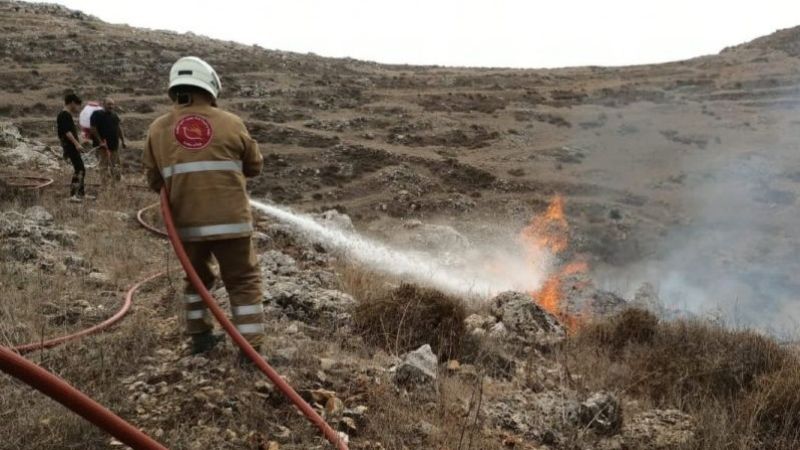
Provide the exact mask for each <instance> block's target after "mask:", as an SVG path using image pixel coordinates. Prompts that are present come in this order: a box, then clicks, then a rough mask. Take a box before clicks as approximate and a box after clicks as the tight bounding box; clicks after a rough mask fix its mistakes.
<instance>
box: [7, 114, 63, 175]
mask: <svg viewBox="0 0 800 450" xmlns="http://www.w3.org/2000/svg"><path fill="white" fill-rule="evenodd" d="M0 150H2V151H0V164H2V166H3V167H4V168H9V167H16V168H24V169H26V170H31V169H39V170H47V171H49V170H58V159H57V158H56V156H55V155H54V154H53V153H51V152H50V151H49V150H48V148H47V146H45V145H44V144H41V143H39V142H34V141H31V140H28V139H25V138H23V137H22V135H21V134H20V132H19V130H18V129H17V127H15V126H14V125H13V124H11V123H9V122H0Z"/></svg>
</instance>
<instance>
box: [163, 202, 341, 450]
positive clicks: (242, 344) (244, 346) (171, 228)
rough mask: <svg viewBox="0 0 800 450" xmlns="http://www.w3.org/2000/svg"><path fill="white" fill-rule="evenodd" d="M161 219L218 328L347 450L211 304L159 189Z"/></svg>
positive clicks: (334, 442) (318, 416)
mask: <svg viewBox="0 0 800 450" xmlns="http://www.w3.org/2000/svg"><path fill="white" fill-rule="evenodd" d="M161 215H162V216H163V219H164V224H165V225H166V228H167V234H168V236H169V241H170V243H172V247H173V248H174V249H175V253H176V254H177V256H178V260H180V262H181V266H183V270H184V271H185V272H186V276H187V277H188V278H189V282H190V283H192V286H193V287H194V289H195V291H196V292H197V293H198V294H199V295H200V297H201V298H202V299H203V302H204V303H205V304H206V306H207V307H208V309H210V310H211V313H212V314H214V317H215V318H216V319H217V321H218V322H219V324H220V325H221V326H222V328H223V329H225V331H226V332H227V333H228V334H229V335H230V336H231V338H232V339H233V341H234V342H235V343H236V345H238V346H239V348H240V349H241V350H242V352H244V354H245V355H247V357H248V358H250V360H251V361H252V362H253V363H254V364H255V365H256V367H258V368H259V369H260V370H261V372H263V373H264V375H266V376H267V378H269V379H270V381H272V383H273V384H274V385H275V387H277V388H278V389H279V390H280V391H281V392H282V393H283V394H284V395H285V396H286V397H287V398H288V399H289V400H291V401H292V403H294V405H295V406H296V407H297V409H299V410H300V411H301V412H302V413H303V414H304V415H305V416H306V417H307V418H308V420H309V421H311V423H313V424H314V425H316V426H317V427H319V429H320V430H321V431H322V434H324V435H325V438H326V439H328V441H330V443H332V444H334V445H335V446H336V448H338V449H339V450H348V448H347V443H346V442H345V440H344V439H343V438H342V437H341V436H340V435H339V434H338V433H336V431H334V429H333V428H331V426H330V425H328V423H327V422H325V419H323V418H322V417H321V416H320V415H319V414H317V412H316V411H314V408H312V407H311V405H309V404H308V403H307V402H306V401H305V400H303V399H302V397H300V395H298V394H297V392H296V391H295V390H294V389H292V387H291V386H289V384H288V383H287V382H286V381H284V379H283V378H281V376H280V375H279V374H278V372H276V371H275V370H274V369H273V368H272V367H270V365H269V364H267V362H266V361H265V360H264V358H263V357H262V356H261V355H260V354H259V353H258V352H257V351H256V350H255V349H254V348H253V346H251V345H250V343H248V342H247V340H245V339H244V337H242V335H241V334H240V333H239V330H237V329H236V327H235V326H234V325H233V323H232V322H231V321H230V320H229V319H228V317H227V316H226V315H225V313H224V312H223V311H222V309H221V308H220V307H219V306H218V305H217V302H216V301H214V298H213V297H211V294H210V293H209V292H208V290H207V289H206V287H205V285H204V284H203V282H202V281H201V280H200V277H199V276H197V272H195V270H194V268H193V267H192V264H191V262H190V261H189V257H188V256H187V255H186V251H185V250H184V248H183V244H182V243H181V240H180V238H179V237H178V232H177V231H176V229H175V223H174V222H173V221H172V212H171V210H170V207H169V196H168V195H167V191H166V188H162V189H161Z"/></svg>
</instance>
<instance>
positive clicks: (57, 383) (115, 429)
mask: <svg viewBox="0 0 800 450" xmlns="http://www.w3.org/2000/svg"><path fill="white" fill-rule="evenodd" d="M161 275H163V273H159V274H156V275H151V276H150V277H148V278H146V279H145V280H142V281H140V282H138V283H136V284H135V285H133V287H131V288H130V289H129V290H128V293H127V294H126V295H125V303H124V304H123V305H122V308H120V310H119V311H117V313H116V314H114V315H113V316H111V317H110V318H108V319H107V320H105V321H103V322H102V323H99V324H97V325H95V326H93V327H90V328H87V329H85V330H82V331H79V332H77V333H73V334H70V335H67V336H62V337H59V338H55V339H50V340H47V341H44V342H38V343H31V344H25V345H20V346H17V347H13V348H10V349H9V348H7V347H4V346H0V370H2V371H4V372H6V373H8V374H9V375H11V376H13V377H15V378H17V379H19V380H21V381H23V382H24V383H26V384H28V385H30V386H31V387H33V388H35V389H37V390H39V391H40V392H42V393H44V394H45V395H47V396H49V397H51V398H53V399H54V400H56V401H57V402H59V403H61V404H62V405H64V406H66V407H67V408H69V409H71V410H72V411H74V412H75V413H77V414H78V415H80V416H81V417H83V418H84V419H86V420H88V421H89V422H91V423H93V424H95V425H97V426H98V427H99V428H101V429H102V430H105V431H106V432H108V433H109V434H111V435H112V436H114V437H115V438H117V439H118V440H119V441H120V442H122V443H124V444H127V445H128V446H130V447H132V448H134V449H136V450H167V448H166V447H164V446H163V445H161V444H159V443H158V442H156V441H155V440H153V439H152V438H150V437H149V436H147V435H146V434H144V433H142V432H141V431H139V430H138V429H137V428H136V427H134V426H133V425H131V424H129V423H128V422H126V421H125V420H124V419H122V418H120V417H119V416H117V415H116V414H114V413H113V412H111V411H109V410H108V409H106V408H104V407H103V406H102V405H100V404H99V403H97V402H96V401H94V400H92V399H91V398H89V397H88V396H86V395H85V394H83V393H82V392H80V391H79V390H77V389H75V388H74V387H72V386H71V385H70V384H69V383H67V382H66V381H64V380H62V379H61V378H59V377H57V376H55V375H53V374H52V373H50V372H48V371H47V370H45V369H42V368H41V367H39V366H37V365H36V364H34V363H32V362H30V361H28V360H27V359H25V358H23V357H22V356H20V355H18V354H17V353H15V351H18V352H26V351H32V350H39V349H44V348H49V347H53V346H56V345H58V344H62V343H64V342H67V341H71V340H73V339H78V338H80V337H83V336H86V335H89V334H91V333H96V332H98V331H101V330H103V329H106V328H108V327H110V326H111V325H113V324H115V323H117V322H118V321H119V320H120V319H122V317H123V316H124V315H125V314H126V313H127V312H128V310H129V309H130V306H131V302H132V299H133V294H134V293H135V292H136V291H137V290H138V289H139V288H140V287H141V286H142V285H143V284H145V283H148V282H150V281H152V280H153V279H155V278H157V277H159V276H161Z"/></svg>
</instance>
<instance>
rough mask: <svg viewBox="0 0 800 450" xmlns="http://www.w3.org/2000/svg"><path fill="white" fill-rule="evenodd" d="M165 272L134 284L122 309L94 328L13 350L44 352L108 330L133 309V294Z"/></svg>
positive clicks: (17, 347)
mask: <svg viewBox="0 0 800 450" xmlns="http://www.w3.org/2000/svg"><path fill="white" fill-rule="evenodd" d="M164 273H165V272H160V273H157V274H154V275H150V276H149V277H147V278H145V279H144V280H142V281H139V282H138V283H136V284H134V285H133V286H132V287H131V288H130V289H129V290H128V292H127V293H126V294H125V302H124V303H123V304H122V308H120V309H119V311H117V312H116V313H115V314H114V315H113V316H111V317H109V318H108V319H106V320H104V321H102V322H100V323H98V324H97V325H94V326H92V327H89V328H86V329H85V330H81V331H78V332H77V333H72V334H68V335H66V336H61V337H57V338H53V339H48V340H46V341H41V342H31V343H28V344H24V345H18V346H16V347H11V350H13V351H15V352H18V353H27V352H31V351H34V350H42V349H45V348H50V347H55V346H56V345H59V344H63V343H65V342H67V341H71V340H74V339H78V338H81V337H84V336H88V335H90V334H94V333H97V332H98V331H102V330H105V329H106V328H108V327H110V326H111V325H114V324H115V323H117V322H119V321H120V320H121V319H122V317H123V316H125V314H127V313H128V310H130V309H131V303H132V302H133V294H134V293H135V292H136V291H137V290H138V289H139V288H140V287H141V286H142V285H144V284H146V283H149V282H150V281H152V280H155V279H156V278H158V277H160V276H162V275H164Z"/></svg>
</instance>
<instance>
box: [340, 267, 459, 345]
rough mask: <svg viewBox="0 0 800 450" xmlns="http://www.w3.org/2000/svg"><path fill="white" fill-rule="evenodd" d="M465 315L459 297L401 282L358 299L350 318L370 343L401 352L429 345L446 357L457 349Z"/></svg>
mask: <svg viewBox="0 0 800 450" xmlns="http://www.w3.org/2000/svg"><path fill="white" fill-rule="evenodd" d="M466 316H467V312H466V308H465V307H464V304H463V303H462V301H461V300H460V299H458V298H455V297H452V296H449V295H446V294H443V293H442V292H439V291H437V290H435V289H429V288H423V287H420V286H417V285H414V284H409V283H404V284H402V285H400V287H398V288H396V289H392V290H390V291H387V292H381V293H378V294H377V295H374V296H372V297H371V298H368V299H362V301H361V302H360V303H359V305H358V306H357V307H356V310H355V312H354V314H353V319H354V322H355V327H356V329H357V330H358V332H359V333H361V334H362V335H363V336H364V337H365V339H366V340H367V341H368V342H371V343H373V344H374V345H378V346H381V347H383V348H385V349H387V350H389V351H392V352H395V353H402V352H405V351H408V350H413V349H415V348H417V347H419V346H421V345H424V344H430V345H431V348H432V349H433V351H434V352H436V353H437V354H438V355H441V356H443V357H445V358H450V357H454V356H456V355H458V354H459V352H460V351H461V345H462V341H463V338H464V334H465V332H466V329H465V326H464V319H465V318H466Z"/></svg>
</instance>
